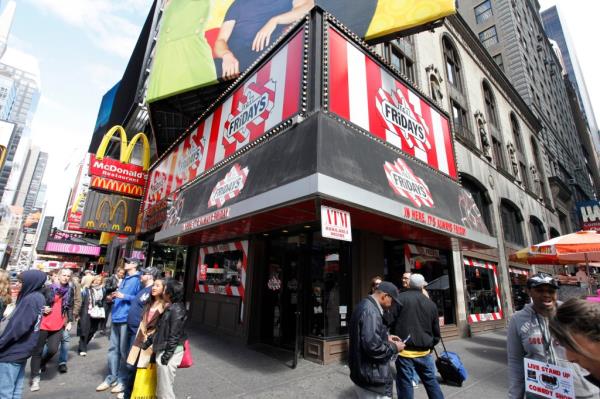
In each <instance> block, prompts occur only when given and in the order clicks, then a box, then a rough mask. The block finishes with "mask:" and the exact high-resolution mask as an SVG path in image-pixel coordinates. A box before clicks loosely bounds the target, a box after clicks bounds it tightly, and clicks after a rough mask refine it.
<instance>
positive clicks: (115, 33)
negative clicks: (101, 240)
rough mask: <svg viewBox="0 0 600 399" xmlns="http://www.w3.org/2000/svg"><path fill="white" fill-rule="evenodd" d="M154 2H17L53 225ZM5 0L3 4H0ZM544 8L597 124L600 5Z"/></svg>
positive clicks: (17, 46) (13, 41)
mask: <svg viewBox="0 0 600 399" xmlns="http://www.w3.org/2000/svg"><path fill="white" fill-rule="evenodd" d="M151 2H152V1H151V0H17V9H16V15H15V20H14V23H13V26H12V30H11V36H10V39H9V43H8V45H9V48H11V49H12V50H13V55H15V54H16V55H17V56H19V57H20V58H21V59H22V62H23V63H26V64H28V66H29V68H31V69H35V68H38V69H39V71H40V80H41V87H42V90H41V91H42V96H41V99H40V102H39V105H38V109H37V112H36V114H35V116H34V119H33V124H32V129H31V137H32V140H33V142H34V144H36V145H38V146H40V147H41V148H42V149H43V151H46V152H48V153H49V163H48V167H47V169H46V175H45V177H44V181H45V182H46V183H47V184H48V193H47V201H48V202H47V207H46V215H47V216H55V223H57V222H58V221H60V219H62V216H63V212H64V209H65V206H66V203H67V199H68V195H69V190H70V188H71V186H72V185H73V183H74V180H75V173H76V168H75V165H76V164H78V163H79V161H80V160H81V159H82V158H83V157H84V155H85V152H86V150H87V146H88V144H89V141H90V139H91V135H92V131H93V127H94V125H95V123H96V117H97V114H98V108H99V105H100V101H101V98H102V95H103V94H104V93H105V92H106V91H107V90H109V89H110V88H111V87H112V86H113V85H114V84H115V83H116V82H117V81H118V80H119V79H120V77H121V76H122V74H123V72H124V70H125V66H126V64H127V61H128V58H129V55H130V54H131V51H132V50H133V47H134V45H135V41H136V39H137V36H138V35H139V32H140V30H141V27H142V24H143V22H144V20H145V18H146V15H147V13H148V11H149V9H150V6H151ZM5 3H6V1H5V0H0V6H3V5H4V4H5ZM540 4H541V6H542V9H545V8H548V7H550V6H552V5H554V4H558V5H559V6H560V8H561V11H562V12H563V13H564V17H565V19H566V22H567V25H568V29H569V32H570V35H571V38H572V39H573V41H574V43H575V47H576V50H577V56H578V59H579V62H580V64H581V68H582V71H583V74H584V76H585V79H586V83H587V88H588V92H589V94H590V97H591V99H592V103H593V105H594V109H595V110H596V118H597V119H600V74H596V73H595V69H596V68H597V66H598V65H600V52H598V51H597V39H596V38H595V35H592V34H590V33H589V32H590V29H591V27H594V26H596V24H597V15H600V1H585V2H584V1H581V0H579V1H573V0H540ZM584 4H585V6H583V5H584ZM27 55H29V56H27ZM32 57H33V58H34V59H33V60H32ZM36 59H37V61H36Z"/></svg>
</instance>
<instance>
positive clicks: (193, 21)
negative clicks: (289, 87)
mask: <svg viewBox="0 0 600 399" xmlns="http://www.w3.org/2000/svg"><path fill="white" fill-rule="evenodd" d="M315 5H318V6H320V7H321V8H323V9H325V10H327V11H329V12H331V13H332V14H333V15H334V16H335V17H336V18H337V19H339V20H340V21H341V22H342V23H344V24H346V25H347V26H348V27H349V28H350V29H351V30H352V31H353V32H355V33H356V34H358V35H359V36H361V37H363V38H365V39H367V40H371V39H380V38H382V37H385V36H390V35H392V34H394V33H396V32H398V31H400V30H403V29H409V28H413V27H415V26H419V25H423V24H426V23H427V22H431V21H435V20H438V19H440V18H442V17H444V16H446V15H450V14H454V13H455V12H456V8H455V5H454V0H411V1H390V0H360V1H353V2H352V4H351V5H349V1H348V0H316V1H315V0H293V1H292V0H215V1H190V0H171V1H169V2H167V4H166V5H165V6H164V11H163V15H162V19H161V28H160V32H159V35H158V41H157V44H156V53H155V57H154V60H153V64H152V69H151V73H150V81H149V85H148V92H147V96H146V101H147V102H149V103H151V102H154V101H157V100H160V99H163V98H166V97H169V96H172V95H175V94H179V93H183V92H186V91H189V90H192V89H196V88H199V87H203V86H208V85H211V84H215V83H217V82H218V80H227V79H231V78H233V77H236V76H237V75H239V74H240V73H241V72H243V71H244V70H246V69H247V68H248V67H249V66H250V65H251V64H252V63H253V62H254V61H255V60H256V59H257V58H258V57H259V56H260V55H261V53H262V52H263V51H264V50H265V49H266V48H267V47H268V46H269V45H270V44H271V43H273V42H274V41H276V40H277V38H279V37H280V36H281V35H282V34H283V33H285V31H286V29H287V28H289V26H290V25H291V24H293V23H294V22H296V21H298V20H300V19H301V18H302V17H303V16H304V15H305V14H306V13H307V12H308V11H309V10H310V9H312V8H313V7H314V6H315Z"/></svg>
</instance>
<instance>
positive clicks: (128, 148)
mask: <svg viewBox="0 0 600 399" xmlns="http://www.w3.org/2000/svg"><path fill="white" fill-rule="evenodd" d="M115 133H119V137H120V139H121V152H120V157H119V161H121V162H122V163H129V162H131V155H132V154H133V150H134V149H135V145H136V143H137V142H138V140H140V139H141V140H142V145H143V153H142V166H143V168H144V171H147V170H148V168H149V167H150V142H149V141H148V137H146V135H145V134H144V133H142V132H140V133H138V134H136V135H135V136H133V138H132V139H131V141H130V142H129V144H128V143H127V134H126V133H125V129H123V126H119V125H116V126H113V127H112V128H110V130H109V131H108V132H106V134H105V135H104V137H103V138H102V142H101V143H100V145H99V146H98V151H97V152H96V159H99V160H102V159H103V158H104V154H105V153H106V148H107V147H108V144H109V143H110V140H111V139H112V137H113V136H114V134H115Z"/></svg>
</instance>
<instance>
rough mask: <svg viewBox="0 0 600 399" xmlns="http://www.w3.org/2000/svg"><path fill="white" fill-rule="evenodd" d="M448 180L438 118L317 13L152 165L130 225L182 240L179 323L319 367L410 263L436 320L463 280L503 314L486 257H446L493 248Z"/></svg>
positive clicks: (453, 308) (477, 308)
mask: <svg viewBox="0 0 600 399" xmlns="http://www.w3.org/2000/svg"><path fill="white" fill-rule="evenodd" d="M457 176H458V174H457V168H456V162H455V156H454V150H453V141H452V132H451V128H450V124H449V121H448V116H447V115H446V114H445V113H444V112H443V111H442V110H441V109H439V108H438V107H437V106H436V105H434V104H433V103H432V102H431V101H430V100H429V99H428V98H427V97H426V96H425V95H424V94H422V93H421V92H420V91H419V90H418V89H417V88H415V87H412V86H411V85H410V84H409V83H407V82H405V81H403V80H402V79H401V78H400V77H399V76H397V75H395V73H393V72H392V71H391V70H390V69H388V67H386V65H385V64H384V62H383V61H382V60H381V59H379V58H378V57H377V56H376V55H374V54H372V53H370V52H369V50H368V49H367V48H366V47H365V46H363V44H362V43H360V42H359V41H357V40H355V38H354V37H353V36H352V35H351V34H349V33H348V32H347V31H346V30H345V28H343V27H342V26H341V25H338V24H337V22H335V21H333V20H329V19H328V17H326V16H323V15H322V14H321V13H320V11H314V12H313V13H312V15H311V16H310V17H307V18H306V19H305V20H303V21H302V22H301V23H300V24H299V25H297V26H296V28H295V29H292V30H290V31H289V32H288V33H287V34H286V35H285V36H284V37H283V38H282V39H281V40H280V42H279V44H278V45H277V46H275V47H274V48H273V49H272V51H271V52H269V53H267V54H266V55H265V57H263V58H262V59H261V60H259V62H258V63H256V64H255V65H254V67H252V68H251V69H250V70H249V71H248V72H247V73H246V74H244V75H243V76H242V77H241V78H240V79H238V81H237V82H236V83H235V84H234V85H233V86H232V87H231V88H230V89H229V90H228V91H227V92H225V93H224V94H223V96H222V97H221V98H220V99H219V101H218V102H217V103H216V104H215V106H213V107H212V108H211V109H209V110H208V111H207V112H206V113H205V114H203V115H202V116H200V118H199V119H198V121H197V123H196V124H194V125H193V126H192V127H191V128H190V129H188V130H187V131H186V132H185V134H183V135H182V137H181V138H180V140H179V141H178V142H176V143H174V144H173V146H172V147H171V149H170V150H169V151H168V153H166V154H165V155H164V156H163V157H162V158H160V159H159V160H158V161H157V162H156V163H155V164H154V165H153V166H152V168H151V172H150V178H149V183H148V186H147V190H146V191H147V192H146V197H145V201H144V202H145V203H144V209H143V213H142V218H141V219H142V221H141V230H142V232H143V233H147V234H152V233H154V240H155V241H157V242H160V243H164V244H170V245H182V246H187V247H188V257H187V258H188V262H187V273H186V276H187V283H188V287H192V288H191V289H189V293H188V294H189V295H188V299H189V301H190V303H191V317H190V318H191V321H190V324H189V328H190V329H193V328H208V329H211V330H214V331H218V332H219V333H226V334H230V335H235V336H238V337H240V339H241V340H243V341H245V342H247V343H250V344H253V343H264V344H268V345H273V346H276V347H280V348H283V349H292V348H293V347H294V343H295V342H296V339H297V338H298V339H300V340H301V341H300V342H302V345H303V346H302V347H303V353H304V356H305V358H307V359H311V360H314V361H316V362H321V363H327V362H330V361H333V360H336V359H339V358H340V357H342V356H343V355H344V354H345V352H346V350H347V337H348V335H347V332H348V322H349V319H350V315H351V312H352V309H353V306H354V304H356V303H357V302H358V301H359V300H360V298H362V297H363V296H364V295H366V294H367V290H368V286H369V282H370V280H371V278H372V277H374V276H376V275H382V276H384V278H385V279H388V280H390V281H393V282H395V283H396V284H397V285H398V286H400V284H401V277H402V274H403V273H404V272H405V271H413V272H419V273H422V274H423V275H424V276H425V278H426V279H427V281H429V282H430V285H429V293H430V296H431V299H432V300H433V301H435V303H436V304H437V306H438V310H439V317H440V322H441V323H442V324H443V325H444V329H445V330H446V331H451V330H452V329H454V330H456V324H457V312H458V311H459V310H458V308H459V304H462V307H463V308H464V306H465V303H466V300H465V298H464V297H465V296H466V295H467V293H466V291H467V290H468V291H469V293H468V295H473V296H475V299H474V300H473V301H472V303H473V304H472V305H470V306H472V309H468V310H469V312H470V314H471V315H475V319H477V318H479V319H486V318H502V309H501V302H500V300H499V297H498V296H499V291H498V281H497V277H496V276H497V271H496V265H495V264H490V263H486V262H485V261H480V260H477V259H473V258H464V259H461V258H460V256H457V255H453V254H458V253H459V252H457V250H459V249H469V248H470V249H489V248H494V247H495V246H496V240H495V238H493V237H491V236H489V234H488V232H487V230H486V229H485V227H484V224H483V222H482V220H481V217H480V216H479V211H478V209H477V206H476V205H475V203H474V202H473V200H472V198H471V196H470V195H469V194H468V193H467V192H466V191H465V190H464V189H463V188H462V187H461V186H460V185H459V182H458V179H457ZM453 250H454V251H455V252H452V251H453ZM457 257H458V259H457ZM463 263H464V264H463ZM464 273H467V274H471V273H472V274H473V276H472V278H471V279H470V280H469V281H470V283H469V286H468V287H464V284H463V283H462V281H463V280H464V279H465V277H464ZM457 281H458V282H460V284H457ZM457 285H458V286H459V288H458V289H457ZM458 299H460V300H458ZM462 311H463V312H464V311H465V309H463V310H462ZM296 320H298V323H299V325H298V326H297V325H296Z"/></svg>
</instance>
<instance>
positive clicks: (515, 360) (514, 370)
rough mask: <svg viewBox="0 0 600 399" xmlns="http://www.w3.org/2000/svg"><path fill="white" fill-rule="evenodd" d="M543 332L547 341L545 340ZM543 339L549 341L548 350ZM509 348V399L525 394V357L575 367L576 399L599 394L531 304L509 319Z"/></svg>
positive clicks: (507, 346)
mask: <svg viewBox="0 0 600 399" xmlns="http://www.w3.org/2000/svg"><path fill="white" fill-rule="evenodd" d="M542 332H543V333H544V336H545V337H546V340H544V339H543V336H542ZM544 342H546V343H547V344H548V345H546V346H547V347H548V349H547V350H546V349H545V348H546V346H545V345H544ZM506 349H507V352H508V385H509V386H508V397H509V399H522V398H523V396H524V395H525V371H524V366H523V359H524V358H525V357H526V358H528V359H533V360H538V361H542V362H546V361H548V362H550V363H553V364H555V365H557V366H562V367H568V368H570V369H572V370H573V382H574V385H575V394H576V395H577V398H599V397H600V393H599V392H600V391H599V390H598V388H597V387H596V386H594V385H593V384H591V383H590V382H588V381H587V380H586V379H585V378H583V376H584V375H587V374H588V373H587V372H586V371H585V370H584V369H582V368H581V367H579V365H577V364H575V363H571V362H569V361H567V360H566V358H567V357H566V353H565V349H564V348H563V347H562V346H560V345H559V343H558V341H556V340H555V339H553V338H552V337H551V336H550V330H549V329H548V321H547V320H546V319H545V318H544V317H543V316H542V315H539V314H537V313H536V311H535V310H534V309H533V305H532V304H527V305H525V307H524V308H523V309H522V310H520V311H518V312H517V313H515V314H514V315H513V317H512V318H511V319H510V323H509V325H508V337H507V344H506Z"/></svg>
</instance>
